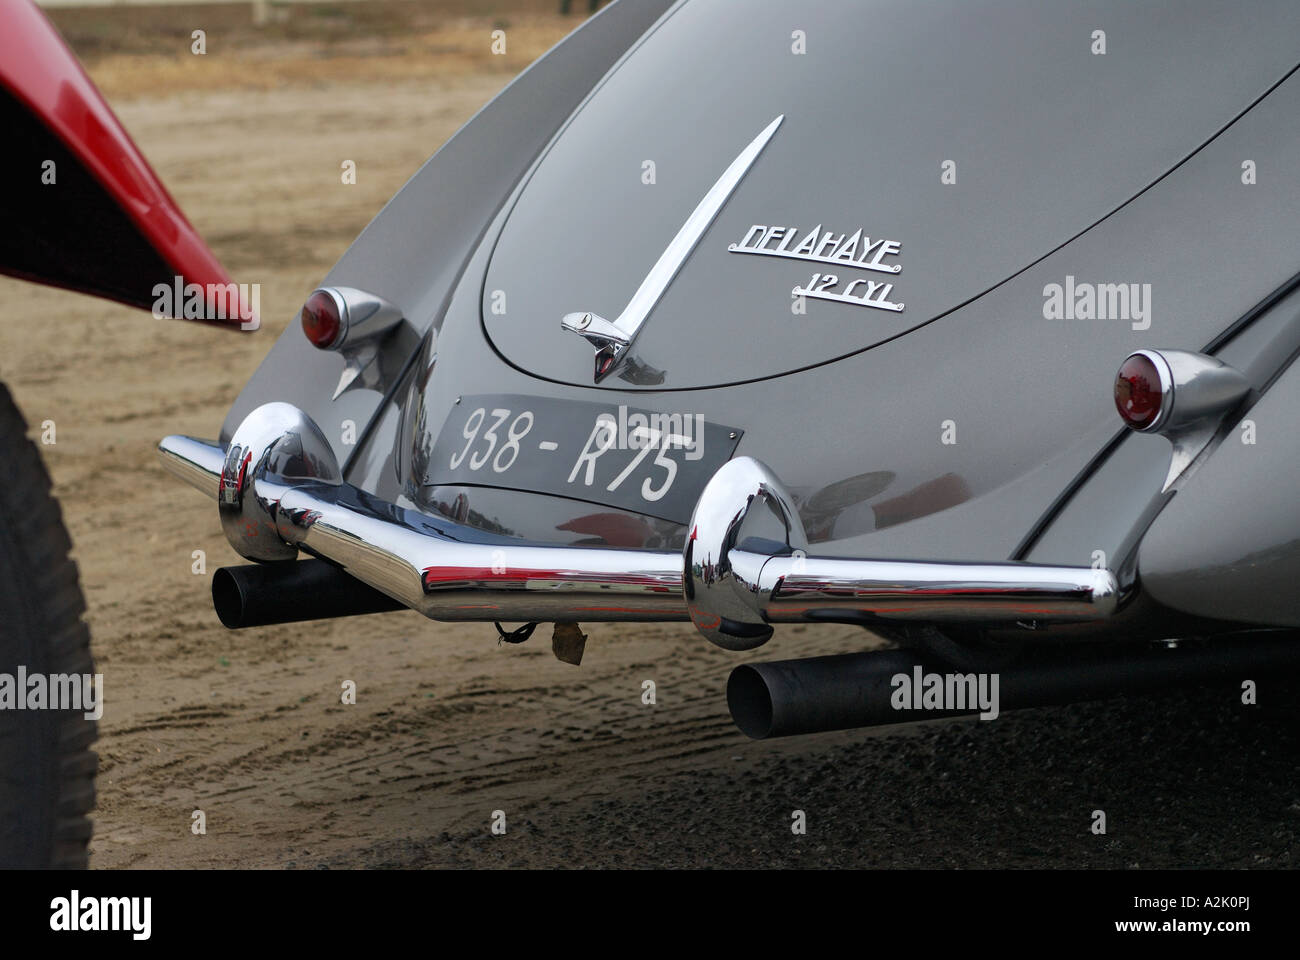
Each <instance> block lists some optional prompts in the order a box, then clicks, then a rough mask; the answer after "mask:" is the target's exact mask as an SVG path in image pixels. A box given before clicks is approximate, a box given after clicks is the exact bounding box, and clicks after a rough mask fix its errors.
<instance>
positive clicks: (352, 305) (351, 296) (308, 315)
mask: <svg viewBox="0 0 1300 960" xmlns="http://www.w3.org/2000/svg"><path fill="white" fill-rule="evenodd" d="M301 317H302V332H303V333H305V334H306V335H307V339H308V340H309V341H311V344H312V345H313V346H315V347H318V348H319V349H321V350H342V351H344V353H347V352H348V350H351V349H357V348H360V347H361V346H362V345H363V344H364V343H366V342H367V341H370V342H372V343H373V342H377V341H378V340H379V339H381V337H382V336H383V334H386V333H388V332H389V331H390V330H392V329H393V327H395V326H397V325H398V324H399V323H401V322H402V311H401V310H399V309H397V307H395V306H393V305H392V304H391V303H389V302H388V301H387V300H385V299H384V298H383V297H377V296H375V295H374V294H373V293H366V292H365V291H364V290H357V289H355V288H353V287H320V288H318V289H316V290H313V291H312V294H311V296H310V297H308V298H307V302H306V303H304V304H303V306H302V313H301Z"/></svg>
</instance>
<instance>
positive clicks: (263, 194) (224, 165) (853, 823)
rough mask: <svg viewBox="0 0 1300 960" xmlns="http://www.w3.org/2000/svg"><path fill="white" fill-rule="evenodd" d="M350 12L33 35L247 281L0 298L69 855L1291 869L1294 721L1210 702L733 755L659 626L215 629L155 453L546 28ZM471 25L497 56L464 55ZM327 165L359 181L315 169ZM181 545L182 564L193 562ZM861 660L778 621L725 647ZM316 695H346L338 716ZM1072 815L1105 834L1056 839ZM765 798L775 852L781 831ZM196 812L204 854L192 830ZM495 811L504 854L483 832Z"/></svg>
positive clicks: (210, 424) (195, 500)
mask: <svg viewBox="0 0 1300 960" xmlns="http://www.w3.org/2000/svg"><path fill="white" fill-rule="evenodd" d="M347 6H348V5H343V4H338V5H334V6H332V7H322V8H321V10H320V11H316V12H312V11H309V10H305V9H294V10H293V11H291V13H292V15H293V19H292V20H290V21H285V22H281V23H276V24H273V25H271V26H270V27H267V28H262V29H261V30H254V29H253V28H252V27H251V26H250V25H248V24H247V23H245V22H244V19H243V17H244V16H246V8H239V9H238V10H237V11H235V12H232V11H230V10H224V11H222V10H220V9H218V11H217V12H215V13H212V14H211V19H207V20H204V23H207V24H208V27H209V29H208V35H207V43H208V51H209V52H208V53H207V54H206V58H196V57H193V56H190V55H188V53H187V52H184V49H185V48H187V47H188V42H189V36H190V29H192V27H191V24H192V23H195V22H196V21H195V17H196V14H195V13H194V11H193V9H191V10H189V11H182V12H176V11H171V12H164V13H158V12H156V10H155V8H145V9H144V10H134V11H129V12H127V13H122V12H117V13H114V14H109V13H95V14H88V13H76V12H63V13H61V14H60V16H59V17H58V18H57V19H58V22H59V24H60V27H61V28H62V29H64V31H65V33H66V34H67V35H68V36H69V38H70V39H71V41H72V42H73V43H74V45H75V46H76V47H77V49H78V50H79V52H80V53H81V54H82V55H83V57H84V58H85V59H86V61H87V64H88V68H89V70H90V73H91V75H92V76H93V77H94V78H95V79H96V81H97V82H99V83H101V84H102V85H103V87H104V89H105V92H106V95H107V96H108V98H109V100H110V102H111V103H112V105H113V106H114V108H115V109H116V110H117V111H118V113H119V115H120V117H121V118H122V120H123V122H124V124H125V125H126V127H127V128H128V130H129V131H130V132H131V134H132V136H133V137H134V138H135V139H136V141H137V142H138V144H139V145H140V146H141V148H142V150H143V151H144V153H145V155H146V156H147V157H148V158H149V159H150V160H151V162H152V163H153V164H154V166H155V169H156V170H157V171H158V172H159V174H160V176H161V178H162V179H163V181H164V182H165V183H166V184H167V185H168V187H169V188H170V190H171V191H172V192H173V194H174V195H175V197H176V198H177V200H178V201H179V203H180V205H181V206H182V208H183V209H184V210H185V211H186V212H187V214H188V215H189V217H190V219H191V220H192V221H193V222H194V224H195V225H196V226H197V227H198V229H199V230H200V232H201V233H202V234H203V235H204V236H206V237H207V238H208V240H209V241H210V243H211V244H212V246H213V248H214V249H215V251H216V252H217V254H218V256H219V257H220V258H221V259H222V261H223V262H224V263H225V264H226V265H227V267H228V268H229V269H230V270H231V272H232V273H233V274H234V276H235V278H236V279H237V280H239V279H248V274H249V273H250V272H253V273H255V274H256V277H255V279H257V280H258V281H259V282H261V283H262V288H263V289H262V313H263V317H264V321H265V322H264V328H263V330H262V331H261V332H259V333H258V334H256V335H253V336H244V335H237V334H236V335H232V334H226V333H222V332H218V331H213V330H208V329H204V328H200V327H197V326H194V325H188V324H184V323H178V322H163V321H155V320H153V319H151V318H150V317H149V316H147V315H146V314H144V313H141V312H138V311H132V310H129V309H126V308H123V307H118V306H114V305H110V304H107V303H104V302H101V301H98V300H94V299H90V298H86V297H82V296H79V295H75V294H70V293H65V292H60V291H55V290H50V289H47V288H42V287H36V286H31V285H27V284H23V283H19V282H17V281H12V280H6V279H0V317H3V322H0V379H3V380H5V381H6V382H8V383H9V385H10V387H11V389H12V390H13V391H14V394H15V396H16V397H17V399H18V401H19V403H20V405H21V406H22V408H23V410H24V412H25V414H26V416H27V418H28V421H29V423H31V424H32V426H33V431H32V434H33V436H34V437H36V436H38V435H39V424H41V422H42V421H45V420H53V421H54V422H55V424H56V430H57V433H56V439H57V442H56V443H55V444H53V445H49V446H44V447H43V448H42V450H43V453H44V455H45V459H46V462H47V464H48V465H49V467H50V470H51V471H52V474H53V476H54V480H55V491H56V494H57V495H58V496H59V498H60V499H61V501H62V503H63V505H64V511H65V516H66V520H67V523H68V526H69V528H70V530H71V533H72V536H73V539H74V541H75V544H76V548H75V557H76V559H77V561H78V563H79V565H80V569H81V575H82V584H83V588H84V590H85V594H86V599H87V603H88V605H89V612H88V614H87V616H88V620H89V622H90V625H91V629H92V633H93V637H94V653H95V657H96V660H97V664H98V668H99V669H100V670H101V671H102V672H103V674H104V677H105V681H104V683H105V691H106V692H105V697H106V709H105V713H104V718H103V721H102V722H101V727H100V729H101V739H100V742H99V746H98V750H99V754H100V757H101V764H102V765H101V775H100V781H99V807H98V810H97V812H96V814H95V817H96V834H95V838H94V841H93V845H92V858H91V863H92V865H93V866H95V867H101V868H115V867H130V866H142V867H209V866H220V867H234V866H251V867H272V866H295V867H345V866H400V867H407V866H420V867H430V866H433V867H437V866H492V865H506V866H511V865H521V866H531V867H542V866H564V867H595V866H724V865H725V866H737V865H743V866H794V865H805V866H812V865H853V866H872V865H876V866H937V865H952V866H998V865H1038V866H1073V865H1093V866H1110V867H1131V866H1156V865H1175V866H1200V865H1221V866H1257V865H1268V866H1283V865H1291V864H1294V863H1295V862H1296V858H1297V854H1298V853H1300V847H1298V842H1300V841H1298V837H1300V785H1298V784H1297V781H1296V778H1295V769H1296V764H1295V761H1296V758H1297V754H1298V753H1300V749H1298V747H1297V742H1296V737H1295V734H1294V726H1293V725H1289V724H1284V723H1270V722H1268V721H1257V720H1255V719H1254V718H1252V717H1246V716H1243V715H1242V714H1241V712H1240V711H1237V710H1233V709H1232V708H1231V705H1230V704H1228V703H1226V702H1217V701H1211V702H1206V701H1205V700H1204V699H1203V698H1202V699H1198V698H1196V697H1176V698H1169V699H1165V700H1161V701H1158V703H1157V705H1156V707H1152V705H1151V704H1147V703H1136V704H1119V705H1109V706H1081V707H1074V708H1069V709H1064V710H1048V711H1030V712H1026V713H1023V714H1019V715H1015V716H1012V717H1007V718H1005V719H1004V720H1002V721H999V722H997V723H994V724H979V723H977V722H973V721H972V722H958V723H940V724H928V725H924V726H920V727H910V728H906V729H904V728H900V729H895V730H891V731H887V732H885V733H871V734H866V733H862V732H857V733H852V732H850V733H843V734H830V735H823V736H818V737H812V738H806V739H800V740H794V741H785V742H777V743H754V742H750V741H748V740H747V739H745V738H744V737H743V736H742V735H741V734H740V733H739V732H738V731H737V730H736V729H735V728H734V727H733V725H732V724H731V722H730V720H729V718H728V716H727V712H726V706H725V701H724V695H723V690H724V686H725V682H726V676H727V673H728V671H729V669H730V668H731V666H733V665H734V664H735V663H737V662H740V660H741V659H743V658H741V657H738V656H737V655H734V654H729V653H726V652H724V651H721V650H718V649H715V648H713V647H711V646H710V645H709V644H708V643H706V642H704V641H703V640H702V639H701V638H700V637H699V636H698V635H697V634H696V633H695V632H694V630H693V629H692V628H690V627H689V626H686V625H683V626H671V627H663V626H650V627H641V626H635V627H614V626H602V625H595V626H592V627H590V628H589V632H590V633H591V635H592V639H591V643H590V644H589V646H588V650H587V656H586V660H585V662H584V664H583V665H582V666H581V667H573V666H569V665H567V664H563V663H560V662H558V661H556V660H555V659H554V658H553V657H552V655H551V653H550V650H549V642H548V641H549V634H547V633H546V632H545V631H544V630H539V631H538V634H537V635H536V637H535V638H534V640H533V641H531V642H530V643H527V644H524V645H522V646H519V647H512V646H505V645H498V644H497V642H496V640H495V636H494V632H493V630H492V628H491V626H490V625H488V626H477V625H444V624H436V623H431V622H429V621H426V620H424V619H423V618H421V617H419V616H418V615H416V614H414V613H401V614H387V615H382V616H374V617H364V618H351V619H347V620H340V621H332V622H324V623H312V624H302V625H285V626H276V627H267V628H259V629H253V630H244V631H227V630H225V629H224V628H222V627H221V626H220V625H219V624H218V622H217V620H216V617H215V615H214V614H213V612H212V608H211V602H210V599H209V579H210V574H211V571H212V570H214V569H215V568H216V567H218V566H221V565H223V564H227V563H233V562H239V558H238V557H237V556H236V555H235V554H234V553H233V552H232V551H231V550H230V549H229V548H228V547H227V546H226V544H225V540H224V538H223V536H222V534H221V531H220V527H219V525H218V522H217V514H216V510H215V507H214V505H213V503H212V502H211V501H210V500H207V499H205V498H203V497H201V496H200V495H199V494H197V493H195V492H193V491H191V490H189V489H187V488H184V487H181V486H180V485H179V484H177V483H176V482H174V481H172V480H171V479H170V478H168V477H167V476H166V475H164V473H163V472H162V470H161V469H160V468H159V467H158V466H157V465H156V463H155V459H154V454H153V449H154V444H155V443H156V442H157V440H158V439H159V438H160V437H161V436H163V435H164V434H168V433H189V434H193V435H197V436H212V435H214V434H215V433H216V430H217V428H218V426H219V424H220V422H221V420H222V418H223V416H224V413H225V411H226V409H227V408H228V406H229V405H230V403H231V402H232V400H233V399H234V397H235V395H236V393H237V391H238V390H239V388H240V387H241V385H242V384H243V383H244V381H245V380H246V378H247V377H248V376H249V375H250V374H251V373H252V372H253V370H254V369H255V368H256V366H257V365H258V363H259V362H260V361H261V359H262V357H263V356H264V354H265V353H266V351H267V350H268V349H269V347H270V345H271V343H272V342H273V340H274V338H275V336H277V335H278V333H279V332H280V330H282V329H283V327H284V325H285V324H286V323H287V322H288V321H289V320H290V319H291V318H292V317H293V316H294V314H295V312H296V310H297V308H298V306H299V305H300V303H301V301H302V299H303V297H304V295H305V294H306V293H307V292H308V291H309V290H310V289H311V288H312V287H313V286H314V285H315V282H316V280H317V279H318V278H319V277H321V276H322V275H323V274H324V273H325V272H326V271H327V270H328V268H329V267H330V266H331V265H332V263H333V262H334V261H335V260H336V259H337V258H338V256H339V255H340V254H341V253H342V252H343V251H344V249H345V248H346V246H347V245H348V243H349V242H350V241H351V239H352V238H353V237H354V236H355V235H356V234H357V233H358V232H359V231H360V229H361V228H362V227H363V226H364V225H365V224H366V222H367V221H368V220H369V218H370V217H371V216H372V215H373V214H374V213H375V212H376V211H377V210H378V209H379V208H380V206H381V205H382V204H383V202H384V201H385V200H387V198H388V197H389V196H390V195H391V194H392V193H393V192H394V191H395V190H396V189H397V188H398V187H399V186H400V185H401V184H402V183H403V182H404V181H405V180H406V179H407V178H408V177H409V176H410V175H411V174H412V173H413V172H414V171H415V170H416V168H417V167H418V166H419V164H420V163H421V162H422V161H423V160H424V159H425V158H426V157H427V156H428V155H430V154H431V153H432V152H433V151H434V150H435V149H436V148H437V147H438V146H439V145H440V144H441V143H442V142H443V141H444V140H445V139H446V138H447V137H448V136H450V135H451V134H452V133H453V132H454V131H455V129H456V128H457V127H458V126H459V125H460V124H461V123H462V122H464V121H465V120H466V119H467V118H468V117H469V116H470V115H471V114H472V113H473V112H474V111H475V110H477V109H478V108H479V107H480V106H481V105H482V104H483V103H484V102H486V101H487V100H488V99H489V98H490V97H491V96H492V95H493V94H494V93H495V92H496V91H497V90H498V89H500V87H501V86H502V85H503V84H504V83H505V82H507V80H508V79H509V78H510V77H511V76H513V74H514V73H515V72H517V71H518V70H519V69H520V68H522V67H523V66H524V65H525V64H526V63H527V62H528V61H529V60H530V59H531V58H532V57H533V56H534V55H536V53H538V52H540V51H541V50H543V49H545V48H546V47H547V46H549V45H550V44H551V43H553V42H554V41H555V40H556V39H558V38H559V37H560V36H562V35H563V34H564V33H565V32H566V31H567V29H569V28H570V27H571V26H572V25H573V24H575V23H576V18H573V19H570V20H567V21H566V20H563V19H561V18H560V17H558V16H554V15H552V14H550V13H549V11H551V10H553V9H554V7H553V5H552V4H548V3H539V4H529V5H525V4H522V3H512V4H509V5H507V6H506V7H501V6H495V7H493V8H492V9H490V10H488V9H486V8H488V7H489V5H488V4H487V3H481V4H475V3H470V2H466V3H461V4H458V5H457V6H456V9H455V10H454V11H453V13H452V14H448V15H445V16H444V15H442V14H441V13H439V10H442V9H446V8H445V6H444V7H438V6H437V5H434V4H400V3H394V4H358V5H356V7H357V8H369V9H367V10H366V11H360V10H356V9H350V10H345V9H343V8H344V7H347ZM205 9H206V8H205ZM539 10H540V11H548V12H546V13H540V12H536V11H539ZM150 11H154V12H153V13H151V12H150ZM113 16H117V17H119V18H120V19H118V20H116V21H114V20H113V19H112V17H113ZM367 18H369V19H367ZM198 25H200V26H201V25H202V24H198ZM501 25H504V28H505V29H506V30H507V32H508V36H509V38H510V39H509V50H510V53H509V54H508V55H507V56H506V57H493V56H491V55H490V54H489V53H487V46H488V43H489V40H488V35H489V33H490V31H491V30H492V29H496V28H497V27H499V26H501ZM178 45H179V46H180V47H181V48H182V51H183V52H181V53H179V54H178V53H177V52H176V49H177V46H178ZM325 136H328V137H329V138H330V139H331V141H332V142H333V143H335V144H337V148H336V149H331V150H330V151H328V153H323V152H322V151H321V149H320V144H321V140H322V137H325ZM343 150H346V151H347V152H346V155H347V156H349V157H351V158H353V159H355V160H356V162H357V170H358V177H357V184H356V185H355V186H350V187H345V186H342V185H341V184H340V183H339V175H338V162H337V160H336V154H339V152H340V151H343ZM195 550H202V551H205V553H206V568H207V575H197V574H196V573H194V572H193V570H192V567H193V564H194V560H193V557H192V553H193V551H195ZM869 642H870V639H869V638H868V637H866V635H864V634H863V633H862V632H861V631H857V630H854V629H852V628H847V627H831V628H822V629H818V630H812V629H808V630H805V629H802V628H793V629H785V630H782V631H780V633H779V634H778V638H777V641H775V642H774V643H773V644H772V645H771V646H769V647H768V648H766V649H765V650H764V651H760V652H759V653H757V654H754V655H752V656H753V658H754V659H759V658H768V657H772V656H779V657H795V656H800V655H813V654H820V653H830V652H840V651H845V650H851V649H855V648H859V647H861V646H863V645H864V643H869ZM345 680H352V681H355V683H356V685H357V691H358V693H357V704H356V705H355V706H344V705H342V704H340V702H339V693H340V685H341V684H342V682H343V681H345ZM644 680H653V681H654V682H655V684H656V688H657V703H656V704H654V705H646V704H643V703H642V698H641V693H642V682H643V681H644ZM1098 807H1105V808H1106V809H1107V810H1108V816H1109V818H1110V823H1111V828H1110V831H1109V834H1108V835H1107V836H1102V837H1098V836H1094V835H1092V834H1091V833H1090V831H1089V829H1088V827H1089V825H1090V822H1091V821H1090V816H1091V811H1093V810H1094V809H1097V808H1098ZM795 809H803V810H805V811H806V813H807V817H808V823H809V829H808V834H807V835H805V836H795V835H793V834H792V832H791V830H790V823H791V812H792V811H793V810H795ZM195 810H202V811H203V812H204V814H205V816H206V824H207V832H206V835H202V836H196V835H194V834H193V833H192V832H191V815H192V812H193V811H195ZM494 811H503V812H504V814H505V817H506V824H507V832H506V835H505V836H494V835H492V833H491V832H490V825H491V822H492V818H493V815H494V813H493V812H494Z"/></svg>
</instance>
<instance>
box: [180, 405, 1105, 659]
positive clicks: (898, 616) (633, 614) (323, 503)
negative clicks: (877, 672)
mask: <svg viewBox="0 0 1300 960" xmlns="http://www.w3.org/2000/svg"><path fill="white" fill-rule="evenodd" d="M158 452H159V457H160V459H161V460H162V463H163V466H164V467H165V468H166V469H167V470H168V471H169V472H170V473H172V474H174V475H175V476H177V477H179V478H180V479H182V480H184V481H185V482H186V483H189V484H190V485H191V486H194V487H196V488H197V489H199V490H201V491H203V492H204V493H207V494H208V495H209V496H211V497H214V498H215V499H217V501H218V507H219V510H220V512H221V517H222V526H223V528H224V529H225V531H226V535H227V537H228V538H229V539H230V541H231V543H232V545H234V547H235V548H236V549H237V550H238V551H239V552H240V553H241V554H242V555H243V556H246V557H249V558H250V559H255V560H271V559H281V558H285V557H291V556H293V555H295V554H296V552H297V550H298V549H302V550H305V551H306V552H308V553H310V554H313V555H315V556H319V557H323V558H325V559H327V560H330V561H333V562H334V563H336V564H338V565H340V566H341V567H342V568H343V569H345V570H346V571H347V572H348V573H350V574H351V575H353V576H355V577H356V578H357V579H359V580H361V581H363V582H365V583H367V584H369V585H370V586H372V587H374V588H376V589H377V590H380V591H382V592H384V593H386V594H388V595H389V596H391V597H393V598H395V599H397V600H399V601H401V602H402V603H404V604H406V605H407V606H408V607H411V608H412V609H415V610H418V611H420V612H421V613H423V614H424V615H425V616H428V617H431V618H433V619H436V620H475V621H490V620H499V621H512V622H517V621H572V620H576V621H582V620H586V621H593V622H594V621H618V620H624V621H651V620H688V619H689V620H692V621H693V622H694V623H695V625H696V626H697V627H698V628H699V629H700V631H701V632H702V633H704V635H705V636H706V637H708V638H709V639H710V640H712V641H713V642H715V643H717V644H719V645H720V646H723V647H727V648H729V649H748V648H750V647H755V646H758V645H759V644H761V643H763V642H764V641H765V640H767V638H768V637H769V636H770V635H771V633H772V628H771V626H770V624H773V623H798V622H807V621H821V622H825V621H827V620H832V621H833V620H835V619H837V618H839V619H842V620H856V619H861V618H863V617H878V618H880V619H882V620H901V621H922V622H942V621H957V622H962V623H1012V622H1015V621H1019V620H1041V621H1078V620H1097V619H1101V618H1104V617H1107V616H1109V615H1110V614H1111V613H1113V612H1114V610H1115V606H1116V601H1117V589H1116V584H1115V578H1114V577H1113V576H1111V574H1110V573H1108V572H1107V571H1105V570H1091V569H1088V568H1076V567H1045V566H1036V565H1031V564H1021V563H997V564H971V563H926V562H911V561H892V560H846V559H838V558H828V557H814V556H809V555H808V553H807V541H806V538H805V536H804V532H803V526H802V524H801V523H800V521H799V515H798V513H797V511H796V510H795V508H794V504H793V501H791V499H790V497H789V496H788V494H786V492H785V490H784V488H783V487H782V485H781V483H780V481H779V480H778V479H777V478H776V476H775V475H774V474H773V473H772V471H771V470H769V469H768V468H767V467H766V466H764V465H763V464H761V463H759V462H758V461H757V460H754V459H752V458H749V457H740V458H737V459H735V460H731V461H729V462H728V463H726V464H725V465H724V466H723V467H722V468H721V469H719V470H718V472H717V473H716V474H715V475H714V477H713V479H712V480H711V481H710V482H709V484H708V485H707V486H706V488H705V490H704V492H703V493H702V494H701V496H700V501H699V503H698V505H697V506H696V509H695V515H694V516H693V518H692V521H691V527H690V529H691V535H690V537H689V538H688V540H687V543H686V546H685V550H684V554H678V553H674V552H668V551H656V550H626V549H606V548H599V547H567V546H554V545H549V544H533V543H526V542H522V541H518V540H514V539H510V538H505V537H493V536H491V535H489V534H485V533H483V532H482V531H479V530H476V529H473V528H471V527H466V526H463V525H460V524H456V523H452V522H450V521H446V520H443V519H441V518H438V517H432V516H429V515H427V514H424V513H420V512H419V511H415V510H409V509H406V508H403V507H400V506H397V505H395V504H391V503H387V502H384V501H381V500H378V499H377V498H375V497H372V496H370V495H369V494H367V493H365V492H364V491H361V490H358V489H356V488H354V487H352V486H350V485H348V484H346V483H344V482H343V481H342V479H341V473H340V471H339V468H338V464H337V462H336V461H335V460H334V457H333V454H332V453H331V452H330V448H329V446H328V444H326V443H324V442H323V440H322V439H321V437H320V431H319V430H318V429H317V428H316V426H315V424H314V423H312V422H311V420H310V418H308V417H307V415H306V414H304V413H303V412H302V411H300V410H298V409H297V408H295V407H293V406H291V405H289V404H286V403H271V404H266V405H265V406H262V407H259V408H258V409H257V410H254V411H253V412H252V413H251V414H249V416H248V418H247V419H246V420H245V421H244V423H243V424H241V425H240V427H239V429H238V430H236V431H235V434H234V436H233V437H232V438H231V444H230V447H229V448H228V449H224V450H223V449H222V448H221V447H219V446H217V445H215V444H212V443H208V442H205V441H202V440H195V439H193V438H190V437H181V436H170V437H166V438H164V439H163V440H162V442H161V443H160V444H159V445H158ZM756 506H762V507H765V508H766V509H768V510H770V511H771V512H772V513H773V514H774V515H775V516H776V518H777V519H778V520H779V521H780V522H781V523H782V524H783V526H784V528H785V531H786V537H785V544H784V546H783V547H781V548H780V549H774V548H775V547H780V546H781V545H774V544H772V543H771V542H770V541H755V540H748V541H746V540H745V539H744V538H743V536H742V534H743V531H744V527H745V520H746V518H747V517H748V516H749V515H750V511H751V510H752V509H753V508H754V507H756Z"/></svg>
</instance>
